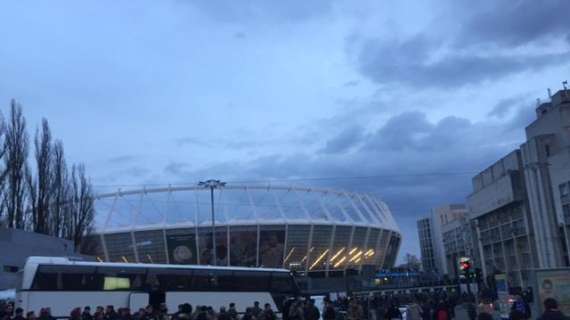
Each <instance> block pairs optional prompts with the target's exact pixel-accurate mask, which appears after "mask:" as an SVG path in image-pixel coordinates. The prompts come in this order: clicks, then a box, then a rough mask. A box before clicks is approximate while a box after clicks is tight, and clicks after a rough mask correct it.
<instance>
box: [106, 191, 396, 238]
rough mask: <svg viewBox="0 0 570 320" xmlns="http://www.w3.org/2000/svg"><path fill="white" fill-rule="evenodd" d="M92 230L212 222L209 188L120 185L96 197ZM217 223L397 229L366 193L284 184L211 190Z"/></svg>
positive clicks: (382, 205)
mask: <svg viewBox="0 0 570 320" xmlns="http://www.w3.org/2000/svg"><path fill="white" fill-rule="evenodd" d="M95 206H96V210H97V218H96V231H97V232H104V233H113V232H120V231H125V230H133V229H134V230H144V229H156V228H179V227H190V226H210V225H211V223H212V220H211V200H210V189H205V188H202V187H198V186H190V187H188V186H186V187H163V188H142V189H136V190H125V191H123V190H118V191H116V192H114V193H106V194H100V195H98V196H97V197H96V203H95ZM214 212H215V220H216V225H257V224H261V225H271V224H336V225H362V226H367V227H378V228H383V229H388V230H392V231H396V232H398V233H399V232H400V230H399V228H398V226H397V224H396V222H395V221H394V218H393V217H392V214H391V212H390V210H389V209H388V206H387V205H386V204H385V203H384V202H383V201H381V200H379V199H377V198H376V197H374V196H372V195H370V194H365V193H350V192H345V191H339V190H330V189H317V188H305V187H294V186H291V187H286V186H258V185H253V186H248V185H229V184H228V185H226V186H224V187H223V188H219V189H214Z"/></svg>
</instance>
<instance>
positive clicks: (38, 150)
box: [29, 119, 53, 234]
mask: <svg viewBox="0 0 570 320" xmlns="http://www.w3.org/2000/svg"><path fill="white" fill-rule="evenodd" d="M51 139H52V138H51V131H50V129H49V124H48V122H47V120H46V119H42V128H41V133H40V131H39V130H37V131H36V137H35V139H34V146H35V158H36V179H35V181H34V180H32V181H30V182H29V192H30V195H31V198H32V199H31V200H34V202H35V203H32V204H31V207H32V216H33V224H34V226H33V229H34V231H35V232H38V233H45V234H48V233H49V231H50V230H49V224H48V221H49V219H50V206H51V204H52V201H51V200H52V199H51V198H52V197H51V195H52V193H51V191H52V186H53V184H52V178H53V176H52V172H51V170H52V155H53V154H52V147H53V146H52V141H51Z"/></svg>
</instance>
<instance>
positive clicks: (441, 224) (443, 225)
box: [418, 204, 470, 277]
mask: <svg viewBox="0 0 570 320" xmlns="http://www.w3.org/2000/svg"><path fill="white" fill-rule="evenodd" d="M466 212H467V209H466V207H465V205H463V204H448V205H444V206H440V207H437V208H434V209H433V210H432V211H431V213H430V215H429V216H428V217H424V218H421V219H419V220H418V236H419V239H420V250H421V253H422V264H423V267H424V270H425V271H435V272H438V273H440V274H442V275H443V274H446V275H448V276H450V277H456V276H457V275H458V273H457V263H458V261H459V258H460V257H462V256H465V255H467V253H468V252H469V250H470V245H469V244H468V240H469V233H465V232H464V230H465V229H468V228H465V227H464V225H465V223H466V222H465V221H466V220H465V214H466Z"/></svg>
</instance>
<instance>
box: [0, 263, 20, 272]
mask: <svg viewBox="0 0 570 320" xmlns="http://www.w3.org/2000/svg"><path fill="white" fill-rule="evenodd" d="M2 270H3V271H4V272H10V273H16V272H18V270H20V268H18V267H16V266H7V265H5V266H3V267H2Z"/></svg>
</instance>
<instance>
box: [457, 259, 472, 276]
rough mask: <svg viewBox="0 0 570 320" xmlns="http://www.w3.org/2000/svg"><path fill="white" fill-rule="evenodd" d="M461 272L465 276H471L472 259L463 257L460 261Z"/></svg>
mask: <svg viewBox="0 0 570 320" xmlns="http://www.w3.org/2000/svg"><path fill="white" fill-rule="evenodd" d="M459 270H461V271H462V272H463V273H465V274H469V273H470V272H471V259H470V258H468V257H461V258H460V259H459Z"/></svg>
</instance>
